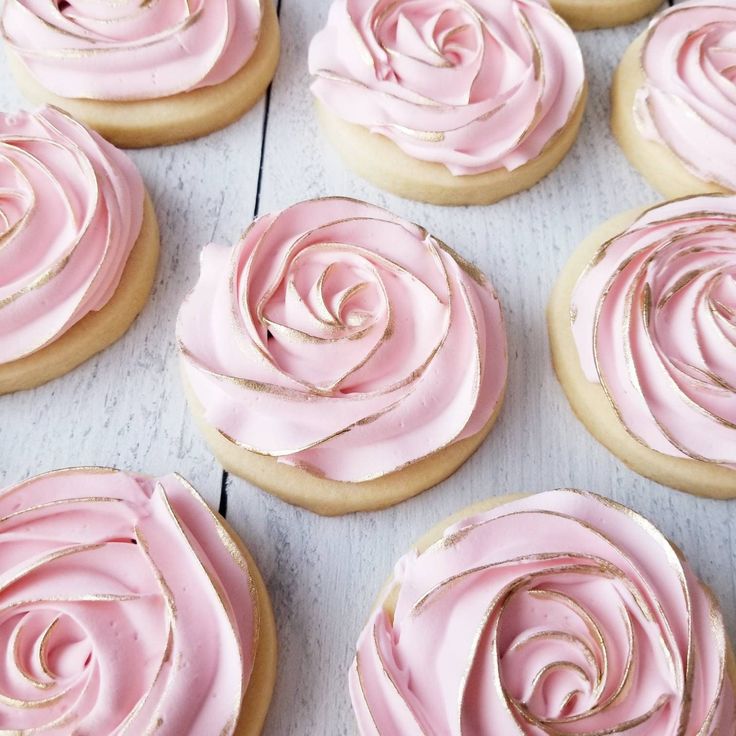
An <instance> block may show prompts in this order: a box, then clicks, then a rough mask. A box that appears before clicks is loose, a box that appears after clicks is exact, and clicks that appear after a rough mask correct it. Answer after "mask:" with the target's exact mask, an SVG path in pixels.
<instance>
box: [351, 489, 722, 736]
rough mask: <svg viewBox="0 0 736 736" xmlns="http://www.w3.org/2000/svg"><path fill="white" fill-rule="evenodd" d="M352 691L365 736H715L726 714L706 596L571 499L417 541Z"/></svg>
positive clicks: (481, 517)
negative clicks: (628, 735)
mask: <svg viewBox="0 0 736 736" xmlns="http://www.w3.org/2000/svg"><path fill="white" fill-rule="evenodd" d="M696 653H697V654H696ZM349 682H350V694H351V697H352V702H353V707H354V710H355V715H356V718H357V722H358V731H359V733H360V734H361V735H362V736H368V735H370V736H398V734H401V736H421V735H422V734H450V733H457V734H460V733H464V734H473V736H499V734H503V735H504V736H505V735H506V734H518V736H536V735H537V734H542V733H544V734H556V735H559V734H572V733H578V734H619V733H620V734H623V733H627V732H630V733H632V734H634V733H639V734H647V736H665V735H666V736H670V735H671V734H675V733H687V734H691V733H692V734H696V733H698V734H709V735H711V734H712V735H713V736H715V734H720V733H728V732H729V731H730V730H731V728H732V726H733V724H734V721H733V714H734V707H735V704H736V697H735V696H734V683H736V667H735V666H734V660H733V656H732V653H731V646H730V644H729V642H728V638H727V635H726V632H725V628H724V623H723V616H722V613H721V611H720V609H719V607H718V603H717V602H716V600H715V597H714V596H713V594H712V593H711V592H710V591H709V590H708V589H707V588H706V587H705V586H704V585H703V584H702V583H701V582H700V581H699V580H698V578H697V577H696V575H695V573H694V572H693V570H692V569H691V567H690V566H689V565H688V563H687V562H686V561H685V560H684V559H683V557H682V555H681V554H680V552H679V551H678V550H677V548H676V547H674V546H673V545H672V544H671V543H670V542H669V541H668V540H667V539H666V538H665V537H664V536H663V535H662V534H661V532H659V531H658V530H657V529H656V528H655V527H654V526H653V525H652V524H651V523H650V522H649V521H647V520H646V519H644V518H642V517H641V516H639V515H638V514H636V513H635V512H633V511H631V510H629V509H627V508H625V507H623V506H620V505H619V504H617V503H614V502H613V501H609V500H608V499H605V498H603V497H601V496H596V495H594V494H592V493H587V492H583V491H575V490H560V491H551V492H548V493H541V494H539V495H536V496H529V497H521V498H520V497H516V498H511V497H506V498H498V499H494V500H491V501H488V502H487V503H482V504H478V505H476V506H474V507H471V508H469V509H466V510H465V511H462V512H460V513H458V514H456V515H455V516H453V517H452V518H451V519H449V520H447V521H445V522H443V523H442V524H439V525H438V526H437V527H435V529H433V530H432V531H430V532H429V534H428V535H427V536H425V537H424V538H423V539H422V540H421V541H420V542H419V544H418V545H417V546H416V547H415V548H414V549H413V550H411V551H410V552H409V553H408V554H406V555H405V556H404V557H402V558H401V559H400V560H399V561H398V563H397V565H396V567H395V570H394V574H393V577H392V578H391V580H390V582H389V584H388V585H387V587H386V588H385V590H384V591H383V593H382V594H381V596H380V599H379V602H378V604H377V606H376V608H375V609H374V611H373V612H372V613H371V615H370V618H369V620H368V623H367V625H366V627H365V628H364V630H363V632H362V633H361V635H360V638H359V640H358V645H357V653H356V657H355V660H354V662H353V665H352V667H351V669H350V675H349Z"/></svg>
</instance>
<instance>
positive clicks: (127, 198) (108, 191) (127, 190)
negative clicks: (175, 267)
mask: <svg viewBox="0 0 736 736" xmlns="http://www.w3.org/2000/svg"><path fill="white" fill-rule="evenodd" d="M0 140H2V142H3V150H4V163H3V164H0V173H2V175H3V176H4V177H5V180H6V181H7V184H6V188H5V190H4V194H3V196H2V197H0V220H1V222H2V230H3V232H2V234H1V235H0V238H1V240H0V394H4V393H10V392H13V391H19V390H21V389H29V388H33V387H35V386H39V385H41V384H43V383H46V382H47V381H50V380H52V379H53V378H57V377H59V376H61V375H63V374H65V373H67V372H69V371H71V370H72V369H73V368H75V367H77V366H78V365H80V364H81V363H83V362H84V361H86V360H87V359H88V358H90V357H92V356H93V355H95V354H96V353H98V352H100V351H101V350H103V349H104V348H106V347H108V346H109V345H111V344H112V343H113V342H115V341H116V340H117V339H118V338H120V337H121V336H122V335H123V334H124V333H125V332H126V330H127V329H128V328H129V327H130V325H131V324H132V322H133V320H134V319H135V318H136V316H137V315H138V313H139V312H140V311H141V310H142V309H143V307H144V305H145V303H146V300H147V299H148V295H149V293H150V291H151V288H152V287H153V282H154V278H155V274H156V265H157V263H158V255H159V233H158V224H157V221H156V215H155V212H154V210H153V205H152V203H151V200H150V198H149V196H148V194H147V193H146V191H145V188H144V185H143V181H142V179H141V176H140V174H139V173H138V170H137V169H136V168H135V166H134V164H133V163H132V162H131V161H130V160H129V159H128V158H127V156H125V154H123V153H122V152H121V151H119V150H117V149H116V148H114V147H113V146H112V145H110V144H109V143H107V142H106V141H104V140H103V139H102V138H100V136H99V135H97V134H96V133H94V132H92V131H90V130H89V129H87V128H86V127H84V126H83V125H82V124H80V123H78V122H76V121H74V120H73V119H72V118H70V117H68V116H67V115H66V114H64V113H62V112H61V111H59V110H56V109H53V108H45V109H42V110H40V111H38V112H37V113H23V112H21V113H16V114H5V115H3V116H0ZM72 194H73V195H74V196H72Z"/></svg>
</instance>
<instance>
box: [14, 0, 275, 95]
mask: <svg viewBox="0 0 736 736" xmlns="http://www.w3.org/2000/svg"><path fill="white" fill-rule="evenodd" d="M263 1H264V0H191V1H188V2H181V0H153V1H151V0H144V2H141V0H120V1H119V2H90V1H89V0H71V1H70V2H58V1H56V0H53V1H50V0H7V2H6V3H5V8H4V10H3V16H2V25H3V36H4V38H5V40H6V43H7V44H8V45H9V47H10V48H11V49H12V50H13V51H14V52H15V53H17V54H18V55H19V57H20V58H21V59H22V60H23V62H24V64H25V66H26V67H27V69H28V71H29V72H30V73H31V75H32V76H33V77H34V78H35V79H36V80H37V81H38V82H39V83H40V84H41V85H43V87H45V88H46V89H47V90H49V91H51V92H53V93H54V94H57V95H60V96H62V97H67V98H85V99H93V100H123V101H124V100H146V99H157V98H159V97H165V96H167V95H173V94H177V93H180V92H188V91H190V90H193V89H198V88H200V87H208V86H212V85H216V84H220V83H222V82H224V81H226V80H227V79H229V78H230V77H232V76H233V75H234V74H235V73H236V72H238V71H239V70H240V68H241V67H242V66H243V65H244V64H245V63H246V62H247V61H248V60H249V59H250V57H251V56H252V55H253V52H254V51H255V49H256V45H257V43H258V39H259V35H260V28H261V20H262V2H263Z"/></svg>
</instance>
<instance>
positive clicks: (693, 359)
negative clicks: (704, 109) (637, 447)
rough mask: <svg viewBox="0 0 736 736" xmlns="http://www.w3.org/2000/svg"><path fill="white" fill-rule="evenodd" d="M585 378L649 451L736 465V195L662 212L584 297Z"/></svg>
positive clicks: (644, 220)
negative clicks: (596, 386)
mask: <svg viewBox="0 0 736 736" xmlns="http://www.w3.org/2000/svg"><path fill="white" fill-rule="evenodd" d="M571 308H572V312H571V315H572V317H573V323H572V331H573V336H574V338H575V342H576V345H577V350H578V355H579V358H580V362H581V366H582V369H583V371H584V373H585V375H586V377H587V379H588V380H589V381H593V382H596V383H600V384H601V385H602V386H603V387H604V388H605V390H606V393H607V395H608V396H609V398H610V400H611V402H612V404H613V406H614V408H615V409H616V411H617V413H618V415H619V417H620V418H621V421H622V422H623V423H624V425H625V426H626V427H627V428H628V430H629V431H630V432H631V434H632V435H633V436H634V437H636V438H637V439H638V440H639V441H640V442H642V443H643V444H645V445H646V446H648V447H650V448H652V449H654V450H657V451H658V452H662V453H664V454H666V455H672V456H674V457H690V458H695V459H698V460H705V461H709V462H714V463H720V464H724V465H730V466H736V197H720V196H709V197H708V196H703V197H692V198H690V199H686V200H679V201H675V202H670V203H668V204H664V205H662V206H659V207H656V208H654V209H652V210H650V211H648V212H647V213H646V214H644V215H642V216H641V217H640V218H639V219H637V220H636V222H634V223H633V224H632V225H631V226H630V227H629V228H628V229H627V230H626V231H625V232H623V233H621V234H620V235H618V236H616V237H615V238H613V239H612V240H611V241H609V242H608V243H606V244H604V245H603V246H602V247H601V249H600V251H599V253H598V254H597V256H596V258H595V259H594V260H593V262H592V263H591V265H589V266H588V268H587V269H586V271H585V272H584V273H583V274H582V276H581V277H580V279H579V281H578V283H577V285H576V287H575V290H574V291H573V294H572V304H571Z"/></svg>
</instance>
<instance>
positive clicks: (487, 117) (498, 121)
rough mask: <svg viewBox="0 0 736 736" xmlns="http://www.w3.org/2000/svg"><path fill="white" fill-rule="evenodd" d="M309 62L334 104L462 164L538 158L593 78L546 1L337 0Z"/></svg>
mask: <svg viewBox="0 0 736 736" xmlns="http://www.w3.org/2000/svg"><path fill="white" fill-rule="evenodd" d="M309 69H310V72H311V73H312V75H313V76H314V83H313V85H312V91H313V92H314V94H315V95H316V97H317V98H318V99H319V100H320V101H321V102H322V103H323V104H324V105H325V106H326V107H327V108H328V109H329V110H330V111H331V112H332V113H333V114H335V115H337V116H338V117H340V118H342V119H343V120H346V121H348V122H350V123H356V124H358V125H361V126H363V127H365V128H369V129H370V130H371V131H373V132H376V133H380V134H381V135H384V136H386V137H388V138H389V139H391V140H392V141H393V142H394V143H396V144H397V145H398V146H399V147H400V148H401V149H402V150H403V151H404V152H406V153H407V154H409V155H410V156H412V157H414V158H416V159H420V160H422V161H430V162H435V163H439V164H443V165H445V166H446V167H447V168H448V169H449V170H450V171H451V172H452V173H453V174H456V175H466V174H477V173H483V172H487V171H491V170H494V169H500V168H506V169H508V170H513V169H516V168H518V167H520V166H522V165H523V164H525V163H527V162H528V161H530V160H532V159H534V158H536V157H537V156H538V155H539V154H540V153H541V152H542V150H543V149H544V147H545V146H546V145H547V144H548V143H549V142H550V141H551V140H552V138H553V137H554V136H555V134H556V133H558V132H559V131H560V130H561V129H562V128H563V127H564V126H565V125H566V124H567V122H568V121H569V119H570V117H571V116H572V114H573V112H574V110H575V108H576V106H577V104H578V102H579V101H580V98H581V94H582V91H583V85H584V81H585V72H584V69H583V61H582V56H581V53H580V48H579V46H578V43H577V40H576V39H575V36H574V34H573V32H572V31H571V30H570V29H569V28H568V26H567V25H566V24H565V23H564V21H562V20H561V19H560V18H559V17H558V16H557V15H555V14H554V12H553V11H552V10H551V9H550V7H549V5H548V4H547V2H546V0H400V2H392V1H391V0H335V2H333V4H332V6H331V8H330V12H329V16H328V20H327V25H326V27H325V28H324V29H323V30H322V31H320V32H319V33H318V34H317V35H316V36H315V37H314V39H313V41H312V44H311V46H310V49H309Z"/></svg>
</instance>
